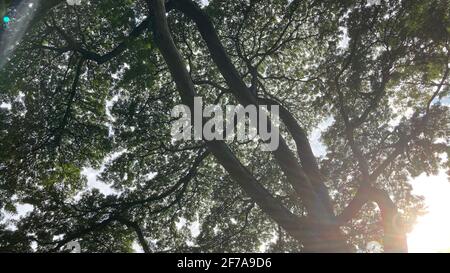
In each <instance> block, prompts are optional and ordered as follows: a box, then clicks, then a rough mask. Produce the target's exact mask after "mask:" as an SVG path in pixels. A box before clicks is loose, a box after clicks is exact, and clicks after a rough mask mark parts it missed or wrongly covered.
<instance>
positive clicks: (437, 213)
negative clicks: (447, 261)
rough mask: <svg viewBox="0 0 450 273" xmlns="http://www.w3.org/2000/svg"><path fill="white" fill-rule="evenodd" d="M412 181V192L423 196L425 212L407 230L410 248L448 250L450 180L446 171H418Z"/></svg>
mask: <svg viewBox="0 0 450 273" xmlns="http://www.w3.org/2000/svg"><path fill="white" fill-rule="evenodd" d="M411 184H412V185H413V187H414V193H415V194H418V195H423V196H424V197H425V202H426V205H427V211H428V213H427V214H425V215H424V216H422V217H420V218H419V219H418V221H417V224H416V226H415V227H414V229H413V231H412V232H411V233H410V234H408V246H409V252H450V218H449V217H448V216H449V211H450V182H449V181H448V180H447V177H446V174H445V173H440V174H439V175H437V176H429V177H427V176H426V175H421V176H419V177H418V178H416V179H415V180H413V181H412V182H411Z"/></svg>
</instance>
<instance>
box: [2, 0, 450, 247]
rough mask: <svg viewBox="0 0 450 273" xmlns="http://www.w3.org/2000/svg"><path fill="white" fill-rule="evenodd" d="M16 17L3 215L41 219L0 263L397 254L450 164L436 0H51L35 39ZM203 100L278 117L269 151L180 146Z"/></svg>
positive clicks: (444, 7) (8, 232) (7, 85)
mask: <svg viewBox="0 0 450 273" xmlns="http://www.w3.org/2000/svg"><path fill="white" fill-rule="evenodd" d="M13 2H14V1H13ZM24 3H26V1H17V2H14V3H13V4H12V5H13V6H11V7H10V8H9V12H10V13H11V14H15V17H13V20H12V21H11V22H10V23H8V24H4V25H3V26H2V29H1V32H0V49H1V51H0V55H1V56H2V60H3V62H2V63H1V65H2V67H0V69H1V71H2V73H1V75H0V90H1V93H0V101H1V102H3V103H7V104H4V105H7V107H2V108H0V110H1V112H0V117H1V118H0V129H1V130H0V139H1V142H0V143H1V144H0V145H1V147H0V148H1V149H0V170H1V175H0V202H1V203H0V206H1V208H2V209H3V210H6V211H10V212H14V211H16V206H17V205H18V204H20V203H26V204H30V205H32V206H33V210H32V211H31V212H29V213H28V214H27V215H26V216H25V217H22V218H21V219H20V220H17V221H16V222H14V223H13V224H14V225H15V229H14V230H12V229H10V228H8V227H6V226H1V228H2V230H3V232H2V235H0V249H3V250H4V251H31V250H34V251H64V250H63V249H64V245H65V244H67V243H68V242H70V241H73V240H77V241H79V242H80V244H81V246H82V248H83V250H84V251H113V252H114V251H117V252H123V251H132V245H133V243H134V242H138V243H139V244H140V246H141V247H142V249H143V250H144V251H146V252H153V251H188V252H190V251H191V252H192V251H194V252H197V251H200V252H208V251H255V250H259V249H260V248H261V246H264V247H265V250H266V251H276V252H285V251H307V252H323V251H336V252H348V251H357V250H361V249H364V246H365V245H366V243H367V242H369V241H374V240H375V241H379V242H382V244H383V246H384V250H385V251H387V252H405V251H407V245H406V232H407V231H408V229H409V228H410V227H411V226H412V224H413V223H414V220H415V218H416V216H417V215H419V214H420V213H422V212H423V204H422V200H421V198H420V197H418V196H414V195H413V194H412V193H411V191H412V189H411V186H410V185H409V183H408V179H409V178H410V177H415V176H418V175H420V174H421V173H423V172H426V173H427V174H434V173H437V172H438V171H439V170H441V169H445V170H448V169H449V164H448V160H447V159H446V157H445V156H444V154H447V155H448V154H449V151H450V149H449V138H448V136H449V130H450V122H449V121H450V115H449V113H448V106H446V105H445V104H442V103H441V99H443V98H445V97H446V96H448V95H449V88H448V87H449V84H448V76H449V75H448V74H449V66H448V58H449V54H450V53H449V52H450V51H449V31H450V28H449V27H450V24H449V15H450V10H449V9H450V7H449V4H448V2H447V1H383V0H382V1H379V3H372V2H371V1H341V2H337V1H326V0H324V1H296V0H294V1H285V0H272V1H268V0H261V1H254V0H250V1H220V0H213V1H209V2H207V3H206V4H204V3H203V4H202V3H198V2H195V1H192V0H169V1H164V0H149V1H143V0H142V1H129V0H114V1H113V0H102V1H100V0H96V1H84V2H82V5H79V6H69V5H67V4H66V3H64V1H56V0H55V1H46V2H45V4H42V5H39V6H37V7H33V12H32V14H33V17H32V19H29V20H28V21H29V23H27V24H26V25H24V24H23V23H22V22H24V21H26V20H25V19H26V16H30V15H29V14H30V12H22V13H19V12H15V11H17V10H18V8H17V7H18V6H20V5H23V4H24ZM14 5H15V6H14ZM19 27H21V29H22V30H21V31H17V29H18V28H19ZM22 36H24V37H23V39H22ZM14 39H15V40H20V41H21V42H20V43H17V44H16V43H14V44H11V42H10V41H11V40H14ZM195 96H201V97H202V98H203V100H204V101H206V102H208V103H216V104H221V105H226V104H237V103H239V104H242V105H244V106H246V105H278V106H279V107H280V118H281V121H282V126H281V131H280V145H279V148H278V149H277V150H275V151H274V152H272V153H270V152H263V151H261V149H259V147H260V145H261V142H254V141H246V142H236V141H233V142H224V141H190V142H175V143H173V141H171V138H172V137H171V134H170V127H171V124H172V122H173V119H172V118H171V115H170V111H171V109H172V108H173V107H174V106H175V105H177V104H180V103H183V104H185V105H188V106H189V107H192V106H193V99H194V97H195ZM324 121H327V122H328V123H330V124H331V125H330V126H329V127H327V128H326V129H325V131H324V132H323V134H322V141H323V144H324V145H325V146H326V150H327V152H326V154H324V155H321V156H317V155H315V154H314V153H313V147H312V145H311V144H310V140H309V135H310V132H311V130H313V129H314V128H316V127H317V125H318V124H319V123H321V122H324ZM447 158H448V156H447ZM86 167H90V168H94V169H100V168H101V174H100V179H101V180H102V181H103V182H104V183H105V184H107V185H110V186H111V187H112V189H113V191H111V192H108V193H104V192H100V191H99V190H98V189H92V188H90V187H89V186H88V185H87V179H86V176H85V175H84V172H83V169H84V168H86Z"/></svg>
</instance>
